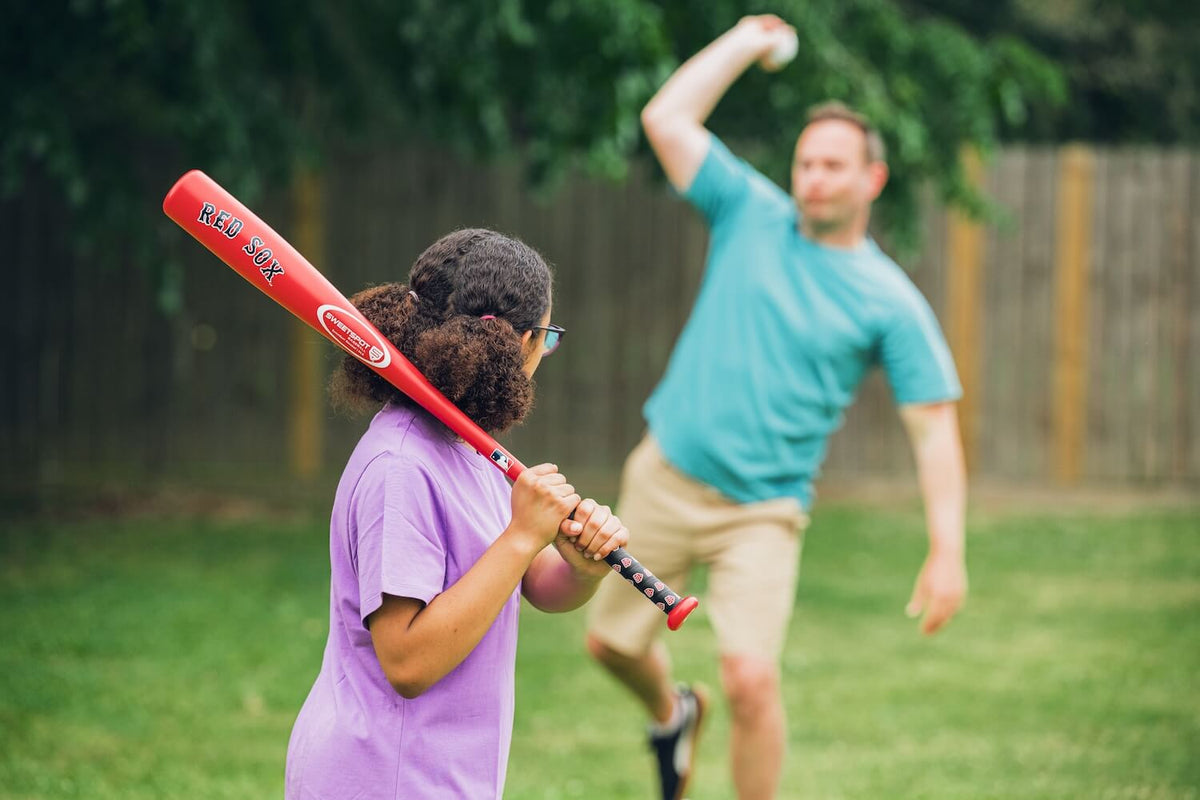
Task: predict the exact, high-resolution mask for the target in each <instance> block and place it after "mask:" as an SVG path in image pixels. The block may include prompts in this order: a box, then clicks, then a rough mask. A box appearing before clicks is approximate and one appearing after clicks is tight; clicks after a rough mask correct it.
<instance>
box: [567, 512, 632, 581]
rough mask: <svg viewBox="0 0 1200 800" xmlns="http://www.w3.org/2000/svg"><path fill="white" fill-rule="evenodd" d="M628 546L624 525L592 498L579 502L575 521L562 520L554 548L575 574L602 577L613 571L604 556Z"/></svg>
mask: <svg viewBox="0 0 1200 800" xmlns="http://www.w3.org/2000/svg"><path fill="white" fill-rule="evenodd" d="M627 544H629V531H628V530H627V529H626V528H625V525H624V523H622V522H621V520H620V519H619V518H618V517H617V516H616V515H614V514H613V513H612V509H610V508H609V507H608V506H602V505H600V504H599V503H597V502H596V501H595V500H592V499H591V498H589V499H587V500H584V501H583V502H581V503H579V506H578V507H577V508H576V509H575V518H574V519H567V520H563V522H562V525H561V526H559V535H558V538H556V539H555V540H554V546H555V547H557V548H558V552H559V553H560V554H561V555H562V557H563V560H565V561H566V562H567V563H568V564H570V565H571V567H572V568H573V569H574V570H575V571H576V572H578V573H581V574H584V575H591V576H595V577H603V576H604V575H606V574H608V573H609V572H610V571H612V568H611V567H609V566H608V564H607V563H606V562H605V561H604V557H605V556H607V555H608V554H609V553H611V552H612V551H613V550H616V549H617V548H618V547H624V546H625V545H627Z"/></svg>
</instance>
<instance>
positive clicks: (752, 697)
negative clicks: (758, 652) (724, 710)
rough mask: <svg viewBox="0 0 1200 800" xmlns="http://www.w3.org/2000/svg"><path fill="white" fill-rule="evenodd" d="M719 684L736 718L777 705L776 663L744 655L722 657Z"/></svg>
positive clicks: (753, 714) (748, 716)
mask: <svg viewBox="0 0 1200 800" xmlns="http://www.w3.org/2000/svg"><path fill="white" fill-rule="evenodd" d="M721 685H722V687H723V688H724V690H725V696H726V697H727V698H729V707H730V711H731V712H732V713H733V716H734V718H735V719H753V718H757V717H760V716H761V715H763V714H765V713H768V712H770V711H772V710H774V709H775V708H777V707H778V706H779V703H780V694H779V665H778V664H774V663H771V662H769V661H764V660H763V659H759V658H751V657H747V656H722V657H721Z"/></svg>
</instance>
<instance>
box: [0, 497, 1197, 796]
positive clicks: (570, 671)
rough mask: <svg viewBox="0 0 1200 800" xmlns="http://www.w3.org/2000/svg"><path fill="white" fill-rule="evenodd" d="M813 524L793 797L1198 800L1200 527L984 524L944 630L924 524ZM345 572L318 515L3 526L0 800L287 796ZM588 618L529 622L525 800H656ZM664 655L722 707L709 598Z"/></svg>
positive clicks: (792, 659) (1070, 519)
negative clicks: (933, 605) (939, 626)
mask: <svg viewBox="0 0 1200 800" xmlns="http://www.w3.org/2000/svg"><path fill="white" fill-rule="evenodd" d="M815 520H816V521H815V523H814V525H813V527H812V529H811V530H810V531H809V534H808V537H807V541H806V543H805V552H804V564H803V568H802V570H801V588H800V592H799V596H798V603H797V611H796V615H795V617H794V619H793V623H792V631H791V636H790V640H789V644H788V649H787V652H786V654H785V657H784V670H785V692H786V702H787V708H788V715H789V720H788V725H789V740H790V753H789V757H788V760H787V766H786V772H785V776H784V793H783V796H784V797H787V798H814V799H815V798H820V799H821V800H831V799H834V798H871V799H872V800H877V799H879V798H1030V799H1032V798H1111V799H1112V800H1116V799H1117V798H1129V799H1130V800H1133V799H1134V798H1139V799H1140V798H1147V799H1148V798H1197V797H1200V511H1190V512H1189V511H1150V512H1146V513H1139V514H1133V513H1125V514H1117V513H1102V514H1096V515H1093V516H1084V515H1080V514H1067V513H1058V514H1040V515H1037V516H1030V515H1021V514H1016V513H1008V514H1005V515H976V516H975V517H973V519H972V522H971V526H970V559H969V560H970V567H971V596H970V601H969V604H968V606H967V608H966V609H965V611H964V612H963V613H962V615H961V616H960V617H959V618H958V619H957V620H956V621H955V622H954V623H953V625H952V626H951V627H950V628H949V629H947V630H946V631H945V632H944V633H943V634H941V635H939V636H938V637H935V638H932V639H924V638H922V637H920V636H919V635H918V634H917V633H916V629H915V623H914V622H913V621H911V620H908V619H907V618H905V616H904V613H903V608H904V603H905V601H906V600H907V599H908V593H909V590H910V588H911V581H912V579H913V577H914V576H915V574H916V570H917V567H918V566H919V563H920V559H921V557H922V554H923V532H922V525H921V518H920V515H919V513H918V512H917V511H916V510H915V509H905V510H901V511H881V510H877V509H862V508H856V507H853V506H849V505H829V506H822V507H820V508H819V509H818V510H817V513H816V515H815ZM327 571H328V566H327V555H326V531H325V526H324V523H323V522H322V521H320V520H317V521H297V520H288V519H281V518H274V519H272V518H270V517H266V516H264V517H262V518H257V517H252V518H245V519H238V520H220V519H215V518H209V519H205V518H192V519H145V518H142V519H136V520H127V521H121V520H100V519H92V520H86V521H76V522H70V523H53V524H52V523H48V522H33V521H24V522H20V521H18V522H13V521H11V520H10V521H6V522H4V523H3V527H2V528H0V608H3V613H0V798H4V800H32V798H38V799H39V800H40V799H42V798H47V799H48V798H89V800H102V799H103V798H122V800H137V799H139V798H147V799H149V798H238V799H239V800H242V799H243V798H266V797H278V796H280V795H281V794H282V786H283V758H284V752H285V749H286V745H287V737H288V732H289V730H290V727H291V722H292V719H293V718H294V716H295V714H296V711H297V710H298V709H299V707H300V703H301V702H302V700H303V698H304V696H305V694H306V692H307V690H308V687H309V685H310V683H311V681H312V679H313V677H314V675H315V674H316V671H317V669H318V667H319V664H320V657H321V650H322V648H323V645H324V640H325V630H326V625H327V622H326V617H325V615H326V613H327V612H326V609H327V592H328V584H327ZM698 580H699V581H701V582H702V576H698ZM582 624H583V620H582V615H581V614H580V613H573V614H567V615H559V616H548V615H543V614H539V613H537V612H534V611H532V610H530V609H528V608H526V609H525V612H524V617H523V620H522V631H521V648H520V654H519V663H518V685H517V719H516V730H515V733H514V739H513V749H512V757H511V760H510V767H509V780H508V791H507V794H506V797H508V798H519V799H526V798H529V799H532V798H538V799H539V800H541V799H543V798H573V797H580V798H652V797H653V793H652V791H651V784H650V776H651V765H650V762H649V760H648V757H647V755H646V754H645V751H644V749H643V741H642V726H643V722H642V719H641V717H640V715H639V712H638V709H637V708H636V707H635V706H634V704H633V703H632V701H630V700H629V699H628V698H627V697H626V696H625V695H624V694H622V693H621V692H619V691H617V689H616V687H615V685H614V684H613V683H612V682H611V681H610V680H609V679H608V678H607V677H605V676H604V675H603V674H602V673H601V672H600V671H599V670H598V669H597V668H595V667H594V666H592V665H591V664H590V662H588V661H587V659H586V658H585V657H584V656H583V654H582V649H581V644H580V642H581V637H582ZM670 642H671V649H672V655H673V658H674V661H675V664H676V667H677V670H678V673H679V676H680V677H681V678H683V679H688V680H702V681H705V682H707V683H709V684H710V685H711V686H713V687H714V688H715V687H716V670H715V651H714V647H713V642H712V637H711V635H710V631H709V628H708V622H707V619H706V617H705V616H704V614H703V607H701V610H700V611H699V612H697V613H696V614H695V615H693V617H692V619H691V620H689V622H688V624H687V625H686V626H685V627H684V629H683V630H682V631H680V632H678V633H675V634H671V635H670ZM727 740H728V716H727V713H726V709H725V708H724V706H723V704H722V703H720V702H718V703H717V704H715V711H714V714H713V716H712V719H711V724H710V725H709V726H708V727H707V731H706V734H705V738H704V739H703V740H702V743H701V757H702V765H701V767H700V771H699V775H698V779H697V782H696V785H695V786H694V789H693V791H692V792H691V797H692V799H693V800H706V799H708V800H715V799H716V798H729V797H731V796H732V790H731V786H730V782H729V772H728V765H727V761H726V756H725V747H726V743H727Z"/></svg>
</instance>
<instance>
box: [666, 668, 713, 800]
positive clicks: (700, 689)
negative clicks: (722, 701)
mask: <svg viewBox="0 0 1200 800" xmlns="http://www.w3.org/2000/svg"><path fill="white" fill-rule="evenodd" d="M691 690H692V694H693V695H695V696H696V729H695V731H693V732H692V759H691V764H690V765H689V766H690V767H691V769H689V770H688V771H687V773H686V774H685V775H684V776H683V780H681V781H680V782H679V790H678V791H677V792H676V793H675V797H674V798H672V800H684V795H685V794H687V788H688V786H689V785H690V784H691V782H692V773H694V772H695V771H696V749H697V748H698V747H699V746H700V731H701V730H702V729H703V728H704V718H705V717H707V716H708V689H707V688H705V687H704V686H701V685H699V684H696V685H694V686H692V687H691Z"/></svg>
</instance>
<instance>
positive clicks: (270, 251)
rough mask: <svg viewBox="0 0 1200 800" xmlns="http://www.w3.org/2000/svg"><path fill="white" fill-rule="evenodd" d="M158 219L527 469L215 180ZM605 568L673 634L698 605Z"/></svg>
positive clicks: (495, 453) (625, 564) (462, 432)
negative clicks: (657, 614) (650, 605)
mask: <svg viewBox="0 0 1200 800" xmlns="http://www.w3.org/2000/svg"><path fill="white" fill-rule="evenodd" d="M163 211H164V212H166V214H167V216H168V217H170V218H171V219H172V220H174V221H175V222H176V224H178V225H179V227H181V228H183V229H184V230H185V231H187V232H188V233H189V234H191V235H192V236H193V237H194V238H195V239H196V240H197V241H199V242H200V243H201V244H202V245H204V246H205V247H207V248H208V249H209V250H211V251H212V252H213V254H214V255H216V257H217V258H219V259H221V260H222V261H224V262H225V263H226V264H227V265H228V266H230V267H232V268H233V270H234V271H235V272H237V273H238V274H239V275H241V276H242V277H243V278H245V279H246V280H248V281H250V283H252V284H254V285H255V286H257V287H258V288H259V289H260V290H262V292H263V293H264V294H266V295H267V296H268V297H270V298H271V299H272V300H274V301H275V302H276V303H279V305H281V306H283V307H284V308H286V309H287V310H288V311H290V312H292V313H293V314H295V315H296V316H297V317H299V318H300V319H301V320H302V321H303V322H305V323H306V324H308V325H310V326H312V328H313V329H314V330H316V331H317V333H320V334H322V335H323V336H325V338H327V339H329V340H330V341H331V342H333V343H334V344H336V345H337V346H338V347H340V348H341V349H343V350H345V351H346V352H347V353H349V354H350V355H352V356H354V357H355V358H357V359H358V360H359V361H361V362H363V363H364V364H366V365H367V366H368V367H370V368H371V369H373V370H375V371H376V372H377V373H379V374H380V375H381V376H382V377H383V378H384V380H386V381H387V382H388V383H390V384H391V385H392V386H394V387H396V388H397V389H399V390H400V391H401V392H404V394H406V395H408V396H409V397H410V398H412V400H413V401H414V402H416V403H417V404H418V405H420V406H421V407H422V408H424V409H425V410H426V411H428V412H429V413H431V414H433V416H435V417H437V418H438V419H439V420H441V422H442V423H443V424H445V425H446V426H447V427H448V428H450V430H452V431H454V432H455V433H456V434H458V435H459V436H460V437H462V439H463V440H464V441H465V442H467V443H468V444H469V445H471V447H473V448H475V450H476V451H478V452H479V453H482V454H483V455H485V456H487V457H488V458H489V459H490V460H491V462H492V463H493V464H495V465H496V466H497V467H498V468H499V469H500V470H501V471H502V472H503V473H504V474H505V475H507V476H508V478H509V479H510V480H516V479H517V477H518V476H519V475H520V474H521V473H522V472H524V471H525V465H524V464H522V463H521V462H520V461H519V460H518V459H517V458H516V457H515V456H514V455H513V454H512V453H510V452H508V451H507V450H505V449H504V448H503V447H501V446H500V444H499V443H498V442H497V441H496V440H495V439H494V438H493V437H492V436H491V434H489V433H488V432H487V431H485V430H483V429H482V428H480V427H479V426H478V425H477V424H475V422H474V421H473V420H472V419H471V418H470V417H468V416H467V415H466V414H464V413H463V412H462V411H461V410H459V408H458V407H457V406H455V405H454V404H453V403H451V402H450V401H449V400H448V399H447V398H446V396H445V395H443V394H442V393H441V392H440V391H438V389H437V388H436V387H435V386H434V385H433V384H431V383H430V382H429V381H428V380H426V378H425V376H424V375H422V374H421V372H420V371H419V370H418V369H417V368H416V367H414V366H413V364H412V362H410V361H409V360H408V359H407V358H405V357H404V355H403V354H402V353H401V352H400V351H399V350H397V349H396V346H395V345H393V344H392V343H391V342H390V341H388V339H387V338H386V337H385V336H384V335H383V334H381V333H380V332H379V331H378V329H376V328H375V326H374V325H372V324H371V323H370V322H368V321H367V319H366V318H365V317H364V316H363V315H362V314H361V313H360V312H359V310H358V309H357V308H355V307H354V306H353V305H351V303H350V301H349V300H347V299H346V297H345V296H344V295H343V294H342V293H341V292H339V291H338V290H337V288H336V287H334V285H333V284H332V283H330V282H329V281H328V280H327V279H326V278H325V276H324V275H322V274H321V273H320V272H318V271H317V268H316V267H314V266H313V265H312V264H310V263H309V262H308V261H307V260H306V259H305V258H304V256H302V255H300V253H299V252H297V251H296V249H295V248H293V247H292V246H291V245H290V244H288V242H287V240H286V239H284V238H283V237H282V236H280V235H279V234H278V233H276V232H275V231H274V230H272V229H271V228H270V227H269V226H267V224H266V223H265V222H263V221H262V220H261V219H259V218H258V216H257V215H255V214H254V212H252V211H251V210H250V209H248V208H246V206H244V205H242V204H241V203H240V202H238V200H237V199H236V198H235V197H234V196H233V195H231V194H230V193H229V192H227V191H225V190H224V189H223V188H221V187H220V186H219V185H218V184H217V183H216V181H214V180H213V179H212V178H210V177H208V176H207V175H205V174H204V173H203V172H201V171H199V170H192V171H190V172H188V173H186V174H185V175H184V176H183V177H182V178H180V179H179V180H178V181H176V182H175V185H174V186H172V187H171V190H170V191H169V192H167V196H166V198H165V199H164V200H163ZM605 561H607V562H608V563H609V564H610V565H611V566H612V568H613V569H614V570H615V571H617V572H619V573H621V576H622V577H623V578H625V579H626V580H627V581H629V583H630V584H632V585H633V586H634V587H635V588H636V589H638V590H639V591H640V592H642V593H643V594H644V595H645V596H646V597H647V598H648V599H649V600H650V601H651V602H652V603H654V604H655V605H657V606H658V607H659V608H660V609H662V611H663V612H664V613H666V615H667V627H669V628H670V629H671V630H676V629H678V628H679V626H680V625H682V624H683V621H684V620H685V619H686V618H687V616H688V614H690V613H692V611H693V610H694V609H695V608H696V606H697V605H698V604H699V601H698V600H697V599H696V598H695V597H681V596H680V595H678V594H676V593H675V592H673V591H671V589H670V588H669V587H667V586H666V585H665V584H664V583H663V582H662V581H660V580H658V578H656V577H655V576H654V575H653V574H652V573H650V572H649V571H648V570H647V569H646V568H645V567H643V566H642V565H641V564H639V563H638V562H637V560H636V559H634V558H633V557H632V556H630V555H629V553H628V552H626V551H625V549H624V548H617V549H616V550H614V551H613V552H611V553H609V554H608V556H607V557H606V558H605Z"/></svg>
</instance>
